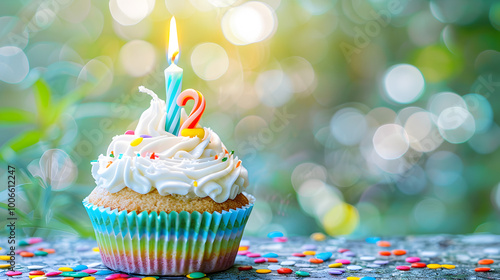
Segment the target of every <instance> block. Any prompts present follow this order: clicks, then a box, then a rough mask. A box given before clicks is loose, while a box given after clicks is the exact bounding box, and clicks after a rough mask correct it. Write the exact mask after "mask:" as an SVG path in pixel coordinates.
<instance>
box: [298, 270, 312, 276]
mask: <svg viewBox="0 0 500 280" xmlns="http://www.w3.org/2000/svg"><path fill="white" fill-rule="evenodd" d="M295 274H297V275H298V276H304V277H308V276H310V275H311V274H309V272H306V271H300V270H299V271H296V272H295Z"/></svg>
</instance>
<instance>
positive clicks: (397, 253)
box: [392, 250, 406, 256]
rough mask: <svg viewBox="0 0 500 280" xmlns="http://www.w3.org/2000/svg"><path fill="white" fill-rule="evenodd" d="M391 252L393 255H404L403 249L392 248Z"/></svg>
mask: <svg viewBox="0 0 500 280" xmlns="http://www.w3.org/2000/svg"><path fill="white" fill-rule="evenodd" d="M392 253H393V254H394V255H395V256H403V255H406V251H405V250H392Z"/></svg>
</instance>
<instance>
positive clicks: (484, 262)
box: [477, 259, 495, 265]
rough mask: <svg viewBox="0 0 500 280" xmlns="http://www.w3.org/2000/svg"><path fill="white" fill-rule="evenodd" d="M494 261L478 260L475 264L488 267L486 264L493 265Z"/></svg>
mask: <svg viewBox="0 0 500 280" xmlns="http://www.w3.org/2000/svg"><path fill="white" fill-rule="evenodd" d="M494 262H495V261H494V260H491V259H483V260H479V261H478V262H477V263H478V264H481V265H488V264H492V263H494Z"/></svg>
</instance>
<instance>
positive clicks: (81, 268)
mask: <svg viewBox="0 0 500 280" xmlns="http://www.w3.org/2000/svg"><path fill="white" fill-rule="evenodd" d="M87 268H89V267H88V266H86V265H83V264H79V265H77V266H75V267H73V270H74V271H80V270H84V269H87Z"/></svg>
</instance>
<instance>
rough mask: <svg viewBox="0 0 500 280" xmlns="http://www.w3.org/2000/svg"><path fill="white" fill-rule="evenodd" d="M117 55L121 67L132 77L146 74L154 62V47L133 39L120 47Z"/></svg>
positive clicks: (151, 68)
mask: <svg viewBox="0 0 500 280" xmlns="http://www.w3.org/2000/svg"><path fill="white" fill-rule="evenodd" d="M119 56H120V61H121V63H122V66H123V69H125V71H126V72H127V73H128V74H129V75H131V76H134V77H141V76H144V75H146V74H148V73H149V72H151V71H152V70H153V68H154V66H155V63H156V52H155V49H154V47H153V46H152V45H151V44H150V43H148V42H146V41H142V40H134V41H130V42H128V43H127V44H125V45H124V46H123V47H122V48H121V50H120V55H119Z"/></svg>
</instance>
